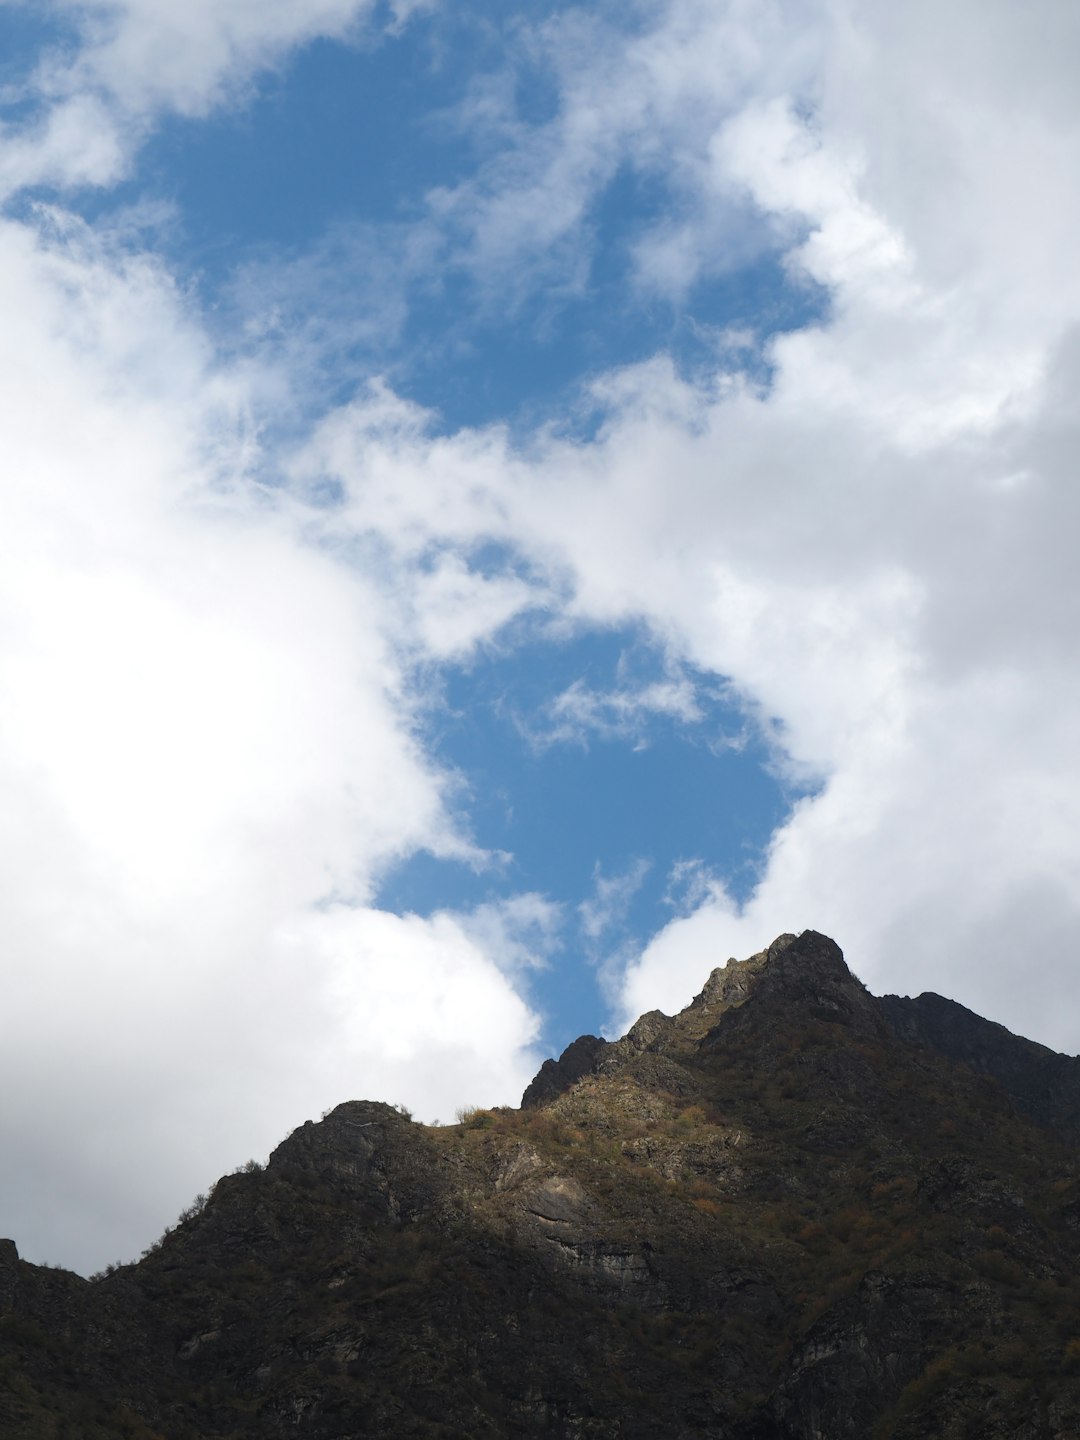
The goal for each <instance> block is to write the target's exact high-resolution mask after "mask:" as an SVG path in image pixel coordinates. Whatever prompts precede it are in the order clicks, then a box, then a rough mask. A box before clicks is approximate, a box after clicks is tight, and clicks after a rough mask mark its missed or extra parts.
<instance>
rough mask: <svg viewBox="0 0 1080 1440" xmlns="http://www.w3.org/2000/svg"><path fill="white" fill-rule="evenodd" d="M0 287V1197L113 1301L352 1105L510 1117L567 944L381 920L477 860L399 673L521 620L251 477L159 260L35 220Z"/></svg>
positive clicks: (258, 470)
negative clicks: (190, 1205)
mask: <svg viewBox="0 0 1080 1440" xmlns="http://www.w3.org/2000/svg"><path fill="white" fill-rule="evenodd" d="M0 287H2V289H3V291H4V293H5V294H6V295H7V296H8V297H9V303H8V304H7V306H6V310H5V313H6V314H7V315H8V317H9V319H8V323H6V324H5V326H4V327H3V333H2V334H0V393H2V394H3V397H4V408H5V426H4V475H5V480H4V486H3V489H2V493H0V674H2V675H3V682H2V686H0V789H2V792H3V795H4V804H3V806H2V807H0V859H2V865H0V869H2V872H3V877H4V878H3V883H2V885H0V924H2V927H3V932H4V935H5V1002H4V1006H3V1014H2V1017H0V1031H2V1044H0V1055H2V1061H0V1068H2V1072H3V1073H2V1075H0V1085H2V1088H3V1090H4V1093H5V1095H7V1096H8V1097H9V1101H10V1102H12V1103H9V1105H8V1106H7V1107H5V1115H4V1120H3V1124H2V1132H3V1133H2V1137H0V1138H2V1142H3V1145H4V1152H5V1154H6V1155H7V1157H8V1163H7V1164H6V1166H5V1169H4V1180H3V1185H2V1190H3V1197H2V1198H3V1208H4V1214H5V1225H6V1226H7V1227H9V1228H10V1229H11V1231H12V1232H13V1233H15V1234H16V1235H17V1236H18V1238H19V1243H20V1246H21V1247H22V1248H23V1249H24V1252H25V1253H28V1254H29V1255H31V1256H34V1257H38V1258H42V1259H44V1258H50V1259H54V1260H62V1261H66V1262H68V1263H73V1264H76V1265H80V1266H83V1267H90V1268H93V1267H95V1266H97V1265H100V1264H102V1263H104V1262H105V1260H107V1259H113V1258H116V1257H117V1255H121V1256H129V1255H130V1254H131V1252H132V1250H133V1249H137V1248H138V1246H139V1245H140V1244H145V1243H147V1242H148V1241H149V1240H151V1239H153V1238H154V1235H155V1234H156V1233H157V1230H159V1229H160V1226H161V1224H162V1223H163V1221H164V1220H165V1219H168V1218H169V1217H170V1216H171V1215H172V1214H175V1213H176V1211H177V1210H178V1209H179V1207H180V1206H181V1205H182V1204H184V1203H185V1199H184V1197H185V1195H187V1196H188V1198H190V1194H191V1193H194V1191H195V1190H196V1189H200V1188H205V1186H206V1184H207V1183H208V1181H210V1180H212V1179H213V1178H214V1177H215V1175H217V1174H218V1173H221V1172H222V1171H223V1170H227V1169H229V1168H231V1167H232V1166H233V1165H235V1164H236V1163H237V1161H238V1160H242V1159H243V1158H245V1156H246V1155H247V1154H250V1153H252V1151H255V1152H256V1153H258V1152H260V1151H262V1152H265V1151H266V1150H267V1149H268V1148H269V1147H270V1145H271V1144H273V1143H274V1142H275V1141H276V1140H277V1139H278V1138H280V1134H281V1132H282V1130H283V1129H284V1128H286V1127H287V1126H289V1125H291V1124H295V1123H297V1122H299V1121H302V1120H303V1119H304V1118H306V1117H307V1116H308V1115H310V1114H312V1113H318V1111H319V1110H320V1109H321V1108H323V1107H325V1106H327V1105H329V1104H332V1103H335V1102H337V1101H338V1100H340V1098H341V1097H342V1095H349V1094H360V1093H362V1094H372V1095H378V1096H381V1097H383V1098H387V1099H394V1100H401V1101H404V1102H406V1103H408V1104H410V1105H412V1106H413V1107H414V1108H415V1109H417V1110H418V1111H419V1112H420V1113H421V1114H423V1115H424V1116H425V1118H431V1116H432V1115H434V1114H436V1113H438V1111H439V1109H440V1108H443V1109H445V1107H446V1105H447V1103H450V1104H451V1106H452V1104H453V1103H458V1102H460V1103H471V1102H473V1101H474V1100H476V1099H477V1098H478V1097H479V1098H482V1099H484V1100H485V1101H491V1100H497V1099H504V1100H513V1099H515V1098H516V1096H517V1094H518V1093H520V1090H521V1088H522V1087H523V1085H524V1084H525V1082H526V1081H527V1080H528V1078H529V1075H530V1073H531V1072H532V1070H533V1069H534V1068H535V1056H533V1054H532V1053H531V1050H530V1046H531V1043H532V1039H533V1035H534V1032H535V1026H536V1022H535V1019H534V1017H533V1015H532V1013H531V1012H530V1010H529V1008H528V1006H527V1004H526V1003H525V1002H524V1001H523V999H522V998H521V997H520V995H519V993H518V990H517V988H516V987H517V980H516V978H515V976H514V975H513V973H512V971H513V969H514V967H515V966H516V965H517V964H518V963H519V961H522V963H523V957H524V955H525V954H526V950H527V947H528V946H529V945H530V944H533V943H538V941H537V939H536V937H537V935H540V936H541V938H542V934H544V933H546V931H545V926H546V927H548V928H549V929H550V927H551V925H552V924H553V923H554V922H553V920H552V918H551V915H550V914H549V912H548V911H547V910H545V909H544V906H543V903H542V902H541V901H539V900H537V899H535V898H533V897H525V898H523V899H521V900H518V901H514V900H512V899H507V900H506V901H505V902H504V904H503V907H502V909H501V910H499V911H498V912H497V913H496V912H495V911H491V912H490V913H489V912H488V911H487V910H482V911H480V912H477V913H475V914H472V915H466V916H461V917H454V916H448V915H437V916H435V917H433V918H432V919H431V920H423V919H419V918H417V917H415V916H411V917H403V918H399V917H395V916H388V915H384V914H381V913H380V912H378V911H376V910H373V909H372V908H371V905H370V901H371V897H372V895H373V893H374V890H375V888H376V886H377V884H378V880H379V876H380V875H381V873H382V872H383V870H384V869H385V868H386V867H387V866H388V865H390V864H391V863H392V862H393V861H395V860H396V859H398V858H400V857H401V856H402V855H405V854H409V853H412V852H413V851H414V850H416V849H418V848H424V849H427V850H429V851H431V852H432V853H434V854H436V855H446V856H456V857H458V858H461V859H466V860H469V861H473V862H477V861H478V859H479V858H480V857H479V856H478V852H477V851H476V849H475V846H474V845H473V844H472V842H471V841H470V840H469V839H468V837H466V836H464V835H462V834H461V833H459V832H458V830H457V829H456V828H455V824H454V822H453V821H452V819H451V817H450V814H449V812H448V809H447V806H446V803H445V802H446V800H447V797H448V796H449V795H450V794H451V793H452V791H453V787H454V783H455V782H454V779H453V777H452V776H449V775H447V774H445V773H443V772H442V771H440V770H439V768H438V767H437V766H436V765H435V764H434V763H433V762H432V761H431V760H430V759H429V758H428V757H427V756H426V755H425V754H424V752H423V750H422V748H421V745H420V743H419V741H418V739H417V730H418V728H419V722H418V709H417V707H418V706H419V705H420V704H421V703H422V696H421V695H420V693H419V692H417V691H416V690H414V689H413V688H412V686H411V683H410V679H409V671H408V669H407V664H406V657H408V658H409V662H410V663H411V662H412V661H418V662H425V661H428V662H430V661H431V660H432V659H441V658H443V657H445V656H446V655H447V654H449V653H452V654H454V655H461V654H464V653H466V652H467V650H468V647H469V646H470V645H473V644H476V643H479V642H480V641H482V640H483V639H485V638H486V637H488V636H490V634H491V633H492V632H493V631H494V630H495V629H497V628H498V626H499V625H500V624H501V623H502V621H503V619H504V618H505V616H506V615H507V614H508V613H510V612H512V611H513V609H514V607H515V605H516V604H517V603H519V596H518V593H517V591H514V590H513V588H512V586H510V583H509V582H507V581H501V580H499V579H494V580H492V581H491V583H490V586H487V587H486V585H485V582H484V581H483V579H482V578H476V577H472V578H471V577H470V575H469V573H468V572H467V570H466V569H465V568H464V566H463V565H462V564H461V563H458V562H455V561H454V560H453V558H452V557H448V558H447V559H445V560H444V561H441V562H438V563H436V564H434V565H429V566H427V568H423V569H422V570H418V586H417V588H416V590H415V591H413V590H410V587H409V586H408V584H407V583H406V581H405V577H404V574H403V573H402V572H401V569H400V567H398V568H397V569H395V566H394V564H393V563H391V561H390V560H387V558H386V556H385V554H384V556H383V558H382V561H381V562H380V563H374V562H372V563H371V564H366V563H365V561H366V558H367V557H366V556H365V554H364V553H355V552H352V551H348V552H346V551H344V550H342V549H341V548H340V547H338V548H335V547H333V546H331V545H329V544H328V543H327V542H326V537H325V535H324V534H323V531H322V512H321V511H320V510H319V508H318V506H312V505H309V504H307V502H306V501H305V499H304V498H303V496H302V495H301V494H299V493H298V494H296V495H290V494H288V493H287V492H286V491H285V490H283V489H282V488H281V487H280V486H278V485H275V484H269V483H267V481H266V479H265V477H264V474H263V470H264V465H263V460H264V457H263V454H262V451H261V449H260V445H259V441H258V421H257V412H258V404H259V397H260V395H261V393H262V390H263V381H262V379H261V378H260V377H259V376H258V375H257V374H256V375H253V374H252V372H250V371H249V370H247V369H241V370H229V369H227V368H224V367H223V366H222V365H221V364H220V363H219V362H218V361H217V360H216V359H215V356H214V354H213V351H212V348H211V347H210V345H209V343H208V342H207V340H206V337H205V335H204V333H203V331H202V329H201V326H200V323H199V319H198V316H197V315H193V314H192V313H191V311H190V309H189V302H188V301H187V299H186V297H185V296H184V295H183V294H182V293H181V292H179V291H178V290H177V289H176V288H175V287H174V286H173V285H172V283H171V282H170V280H169V277H168V275H167V274H166V273H165V272H164V271H163V270H162V268H161V267H160V266H159V265H157V264H156V263H155V262H154V260H153V259H152V258H151V257H148V256H146V255H144V254H139V253H131V252H129V251H127V250H124V249H119V250H117V249H115V248H112V247H111V245H110V243H108V242H103V241H102V240H101V239H100V238H99V237H96V236H95V235H94V234H93V233H92V232H90V231H89V230H87V228H86V227H85V226H82V225H81V224H79V223H77V222H74V221H72V220H70V219H68V218H67V217H65V216H63V215H62V214H60V213H57V212H41V214H40V215H39V216H38V219H37V223H36V224H34V225H31V224H29V223H20V222H15V221H12V220H7V221H3V222H0ZM270 469H271V471H272V472H273V471H274V470H275V469H276V466H275V465H274V463H273V461H272V460H271V461H270ZM425 587H426V588H425ZM534 932H535V934H534ZM510 941H513V942H514V945H516V949H515V948H513V946H511V945H510V943H509V942H510ZM16 1097H18V1103H17V1104H16V1103H14V1101H15V1098H16ZM46 1136H47V1137H48V1140H47V1144H46V1141H45V1139H44V1137H46ZM105 1176H111V1177H112V1178H111V1180H109V1181H106V1180H105V1179H104V1178H103V1177H105ZM117 1177H123V1180H122V1183H119V1184H118V1182H117ZM42 1193H48V1194H50V1195H52V1196H53V1199H52V1200H51V1201H50V1202H49V1204H48V1205H45V1206H42V1204H41V1203H40V1196H41V1194H42ZM65 1196H67V1197H71V1198H70V1200H65V1199H63V1198H62V1197H65Z"/></svg>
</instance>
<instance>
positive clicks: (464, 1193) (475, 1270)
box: [0, 932, 1080, 1440]
mask: <svg viewBox="0 0 1080 1440" xmlns="http://www.w3.org/2000/svg"><path fill="white" fill-rule="evenodd" d="M948 1003H949V1002H939V1001H938V1000H937V997H930V1002H929V1003H927V997H921V998H920V1000H919V1001H917V1002H911V1001H905V1002H899V1001H896V1000H895V998H889V999H887V1000H886V1001H878V1000H875V999H874V998H873V997H872V996H870V995H869V994H868V993H867V991H866V990H865V988H864V987H863V986H862V985H861V984H860V982H859V981H858V980H857V979H856V978H855V977H854V976H853V975H852V974H851V973H850V971H849V970H848V968H847V966H846V964H845V963H844V959H843V956H842V955H841V953H840V950H839V948H838V947H837V946H836V945H835V944H834V943H833V942H832V941H831V940H829V939H827V937H825V936H822V935H817V934H815V933H814V932H806V933H804V934H803V935H801V936H798V937H793V936H782V937H780V939H779V940H778V941H776V942H774V944H773V945H771V946H770V947H769V948H768V949H767V950H763V951H761V952H760V953H759V954H757V955H754V956H751V957H750V958H749V959H748V960H745V961H731V962H729V963H728V964H727V965H725V966H723V967H720V968H717V969H714V970H713V971H712V973H711V974H710V975H709V977H708V979H707V981H706V983H705V985H704V987H703V989H702V991H701V993H700V994H699V995H698V996H697V997H696V998H695V999H694V1001H693V1002H692V1003H691V1004H690V1005H689V1006H688V1007H687V1008H686V1009H685V1010H683V1011H682V1012H681V1013H680V1014H678V1015H674V1016H667V1015H663V1014H661V1013H660V1012H651V1013H650V1014H648V1015H645V1016H643V1017H642V1018H641V1019H640V1020H639V1021H638V1022H637V1023H636V1024H635V1025H634V1026H633V1027H632V1028H631V1030H630V1031H629V1032H628V1034H627V1035H626V1036H624V1037H623V1038H622V1039H620V1040H617V1041H613V1042H610V1043H606V1042H604V1041H602V1040H597V1039H596V1038H595V1037H592V1036H586V1037H583V1038H582V1040H580V1041H577V1042H575V1044H574V1045H573V1046H571V1047H569V1049H568V1050H567V1051H566V1052H564V1054H563V1056H562V1057H561V1058H560V1059H559V1060H558V1061H549V1062H547V1063H546V1065H545V1066H544V1067H543V1069H542V1070H541V1072H540V1075H538V1077H537V1079H536V1081H534V1082H533V1085H532V1086H530V1087H529V1090H528V1091H527V1092H526V1097H525V1103H524V1104H523V1108H522V1109H521V1110H509V1109H496V1110H478V1111H474V1112H470V1113H469V1114H468V1115H467V1116H466V1117H465V1118H463V1119H462V1121H461V1122H460V1123H459V1124H457V1125H453V1126H443V1127H432V1126H423V1125H417V1124H415V1123H413V1122H412V1121H411V1120H410V1119H409V1117H408V1116H407V1115H405V1114H404V1113H402V1112H401V1111H399V1110H397V1109H395V1108H394V1107H392V1106H388V1105H383V1104H378V1103H375V1102H365V1101H353V1102H348V1103H346V1104H343V1105H340V1106H338V1107H337V1108H336V1109H335V1110H333V1111H331V1112H330V1113H329V1114H327V1115H326V1116H325V1117H324V1119H323V1120H322V1121H321V1122H319V1123H313V1122H308V1123H307V1124H306V1125H304V1126H301V1127H300V1129H298V1130H297V1131H295V1132H294V1133H293V1134H292V1135H290V1136H289V1137H288V1138H287V1139H286V1140H284V1141H283V1142H282V1144H281V1145H279V1146H278V1147H277V1149H276V1150H275V1151H274V1152H273V1154H272V1155H271V1157H270V1160H269V1163H268V1164H267V1166H266V1167H265V1169H258V1168H256V1169H253V1170H248V1171H244V1172H241V1173H237V1174H234V1175H231V1176H227V1177H225V1178H224V1179H222V1180H221V1181H219V1182H218V1184H217V1186H215V1187H214V1189H213V1192H212V1194H211V1195H210V1197H209V1199H208V1200H207V1202H206V1204H205V1205H204V1206H202V1207H201V1209H199V1211H198V1212H197V1213H195V1212H194V1211H193V1212H191V1213H189V1214H187V1215H186V1216H185V1217H184V1218H183V1219H182V1221H181V1222H180V1223H179V1224H178V1225H177V1227H176V1228H175V1229H174V1230H172V1231H171V1232H169V1233H167V1234H166V1235H165V1236H164V1237H163V1238H162V1241H161V1243H160V1244H159V1245H158V1246H157V1247H155V1248H154V1249H153V1250H152V1251H151V1252H150V1253H148V1254H147V1255H146V1256H145V1257H144V1258H143V1259H142V1260H141V1261H140V1262H138V1263H137V1264H134V1265H129V1266H123V1267H121V1268H120V1269H118V1270H116V1271H115V1272H114V1273H111V1274H109V1275H106V1276H102V1277H98V1278H97V1279H95V1280H93V1281H91V1282H87V1281H85V1280H83V1279H81V1278H80V1277H78V1276H74V1275H69V1274H66V1273H65V1272H63V1271H58V1270H50V1269H43V1268H40V1267H36V1266H33V1265H28V1264H26V1263H25V1262H23V1261H22V1260H20V1259H19V1257H18V1254H17V1252H16V1250H15V1246H14V1245H13V1244H12V1243H11V1242H0V1435H3V1436H4V1440H9V1437H10V1440H38V1437H45V1436H67V1437H69V1440H74V1437H78V1440H113V1437H116V1440H119V1437H127V1440H243V1437H267V1440H269V1437H279V1436H282V1437H284V1436H290V1437H303V1440H344V1437H346V1436H360V1435H363V1436H369V1435H370V1436H393V1437H394V1440H397V1437H406V1440H408V1437H432V1440H434V1437H442V1440H446V1437H470V1440H471V1437H474V1436H475V1437H489V1440H501V1437H526V1436H537V1437H547V1436H553V1437H563V1436H567V1437H570V1436H573V1437H589V1440H654V1437H656V1436H664V1437H674V1440H690V1437H708V1440H822V1437H829V1440H848V1437H849V1440H870V1437H873V1440H946V1437H947V1440H953V1437H955V1440H973V1437H975V1436H978V1437H980V1440H1017V1437H1024V1440H1074V1437H1075V1436H1076V1435H1077V1434H1080V1282H1078V1280H1077V1276H1078V1274H1080V1166H1078V1159H1077V1151H1076V1148H1075V1146H1074V1145H1072V1144H1070V1143H1067V1141H1066V1139H1064V1138H1063V1134H1062V1127H1061V1126H1060V1125H1058V1124H1057V1123H1056V1121H1054V1122H1053V1123H1052V1124H1051V1125H1050V1126H1047V1125H1045V1124H1043V1123H1041V1122H1042V1119H1043V1118H1044V1117H1046V1116H1050V1117H1051V1118H1052V1117H1054V1116H1058V1115H1060V1114H1062V1113H1065V1112H1064V1111H1063V1110H1062V1109H1061V1106H1063V1105H1064V1104H1066V1102H1067V1097H1068V1094H1069V1090H1068V1076H1069V1075H1070V1074H1071V1069H1070V1065H1071V1062H1068V1063H1065V1064H1064V1065H1061V1064H1057V1063H1055V1062H1066V1061H1067V1057H1060V1056H1057V1057H1055V1056H1052V1055H1051V1053H1050V1052H1047V1051H1043V1050H1042V1047H1038V1046H1030V1045H1029V1042H1026V1041H1021V1040H1019V1039H1017V1037H1014V1036H1009V1035H1008V1032H1003V1031H1000V1027H993V1026H988V1025H987V1022H984V1021H980V1020H979V1019H978V1017H974V1016H970V1015H969V1012H966V1011H961V1007H954V1009H949V1008H945V1009H943V1008H942V1007H943V1006H944V1007H948ZM954 1010H955V1011H960V1013H959V1015H957V1014H956V1013H954ZM999 1032H1000V1033H999ZM1040 1076H1042V1077H1044V1078H1046V1079H1047V1081H1048V1082H1049V1083H1050V1086H1051V1088H1050V1098H1049V1099H1048V1097H1047V1095H1046V1094H1044V1093H1043V1092H1042V1091H1041V1090H1040V1088H1039V1077H1040ZM1062 1077H1065V1078H1064V1079H1063V1078H1062ZM1055 1086H1056V1087H1057V1088H1056V1089H1055V1088H1054V1087H1055ZM1010 1087H1011V1088H1010ZM1006 1091H1008V1093H1006ZM1062 1097H1065V1098H1064V1099H1063V1098H1062ZM1022 1101H1024V1102H1026V1103H1025V1104H1023V1105H1022V1104H1021V1102H1022ZM1048 1107H1049V1108H1048ZM1054 1107H1058V1108H1054Z"/></svg>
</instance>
